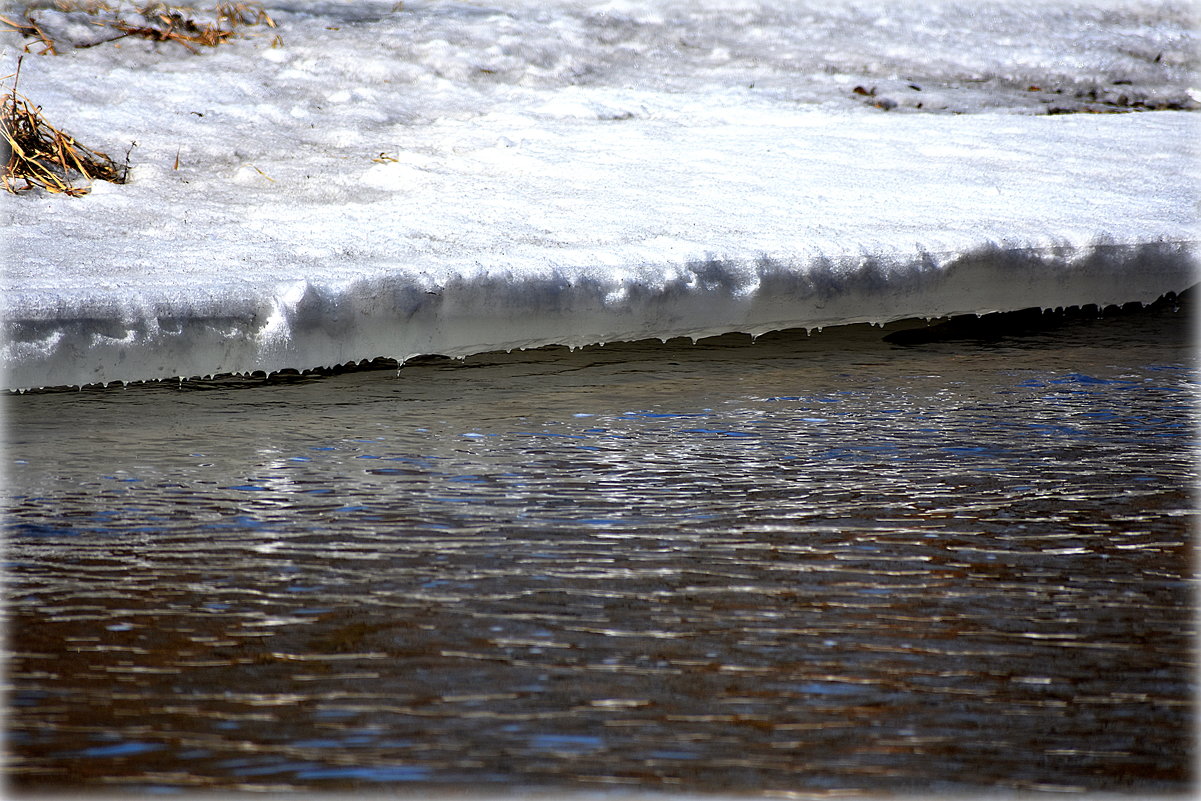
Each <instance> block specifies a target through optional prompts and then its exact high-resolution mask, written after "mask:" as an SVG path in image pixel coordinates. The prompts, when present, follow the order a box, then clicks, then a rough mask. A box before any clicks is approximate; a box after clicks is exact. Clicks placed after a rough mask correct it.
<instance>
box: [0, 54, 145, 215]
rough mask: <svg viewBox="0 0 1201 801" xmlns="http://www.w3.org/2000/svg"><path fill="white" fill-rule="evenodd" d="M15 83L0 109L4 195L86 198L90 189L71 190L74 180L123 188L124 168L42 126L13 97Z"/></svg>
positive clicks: (35, 111)
mask: <svg viewBox="0 0 1201 801" xmlns="http://www.w3.org/2000/svg"><path fill="white" fill-rule="evenodd" d="M17 71H18V73H19V72H20V65H19V64H18V68H17ZM16 79H17V76H14V77H13V88H12V89H11V90H10V91H9V92H8V94H6V95H5V96H4V100H3V102H2V103H0V138H2V139H3V142H0V146H2V149H3V150H7V151H8V152H7V154H6V155H7V158H6V159H5V163H4V174H3V184H4V189H5V190H6V191H8V192H10V193H12V194H16V193H17V192H23V191H25V190H28V189H33V188H34V187H40V188H42V189H45V190H46V191H47V192H54V193H58V194H63V195H67V196H69V197H79V196H80V195H86V194H87V193H88V192H89V191H90V187H89V186H77V185H76V183H75V181H76V178H75V176H76V175H79V176H82V177H83V180H84V181H86V182H87V183H88V184H91V182H92V181H97V180H100V181H110V182H112V183H116V184H123V183H125V181H126V178H127V174H128V172H129V165H128V164H125V165H124V166H122V165H119V164H117V163H116V162H115V161H113V160H112V159H111V158H109V157H108V156H107V155H105V154H104V153H101V152H99V151H97V150H92V149H91V148H88V147H84V146H83V145H81V144H79V142H77V141H76V140H75V138H74V137H73V136H71V135H70V134H66V133H63V132H62V131H60V130H59V129H57V128H55V127H54V126H53V125H51V124H50V123H48V122H46V120H45V119H43V118H42V114H41V108H40V107H38V106H35V105H33V104H32V103H31V102H30V101H29V99H28V98H26V97H24V96H23V95H20V94H18V93H17V80H16Z"/></svg>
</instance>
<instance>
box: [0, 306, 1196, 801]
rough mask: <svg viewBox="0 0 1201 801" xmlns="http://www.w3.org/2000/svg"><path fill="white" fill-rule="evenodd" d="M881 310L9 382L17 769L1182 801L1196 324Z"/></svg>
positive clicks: (154, 784) (379, 782) (41, 777)
mask: <svg viewBox="0 0 1201 801" xmlns="http://www.w3.org/2000/svg"><path fill="white" fill-rule="evenodd" d="M1011 324H1012V322H1011ZM883 333H884V332H881V331H880V330H879V329H871V328H861V327H854V328H848V329H842V330H837V331H830V332H827V333H825V334H822V335H820V336H814V337H806V335H805V334H803V333H800V334H796V333H788V334H781V335H773V336H770V337H764V338H762V339H761V340H760V341H758V342H756V343H753V344H752V343H751V342H750V341H749V340H748V339H746V338H742V337H728V338H722V339H719V340H713V341H707V342H705V343H702V344H700V345H697V346H691V345H687V344H676V343H670V344H668V345H659V344H658V343H654V344H648V343H638V344H632V345H622V346H610V347H606V348H600V349H589V350H585V351H579V352H574V353H572V352H568V351H566V350H562V349H548V350H543V351H535V352H529V353H514V354H510V355H504V354H499V355H497V354H492V355H487V356H480V357H474V358H471V359H469V360H467V361H466V362H438V361H427V362H424V363H421V364H415V365H410V366H408V367H405V368H404V369H403V370H402V371H401V372H400V374H399V376H398V375H397V374H396V373H395V372H394V371H390V370H377V371H364V372H353V373H347V374H341V375H332V376H326V377H307V378H294V379H290V380H288V379H276V380H273V381H271V382H264V381H263V380H261V379H238V380H234V379H228V380H222V381H213V382H203V383H195V384H186V385H184V386H183V387H182V388H179V387H173V386H169V385H151V386H139V387H132V388H130V389H129V390H124V391H123V390H120V389H115V388H114V389H108V390H103V391H100V390H85V391H83V392H70V393H48V394H42V395H29V396H20V397H11V398H10V399H9V402H8V418H9V431H8V437H9V444H8V448H7V453H8V454H9V457H10V463H9V465H8V473H9V488H8V489H9V493H10V496H11V500H10V504H11V508H10V514H9V517H8V521H7V522H8V535H9V549H8V582H7V585H8V589H7V592H8V595H9V608H10V614H11V618H12V623H11V626H10V648H11V650H12V652H13V654H14V655H13V656H12V658H11V661H10V665H11V673H10V681H11V683H12V685H13V691H12V694H11V699H10V705H11V710H10V713H11V714H10V722H9V726H10V748H11V751H12V754H13V757H14V760H15V761H14V764H13V768H12V772H13V775H14V780H15V782H16V785H17V786H18V787H63V786H91V787H97V788H100V787H107V788H110V789H117V788H142V789H149V790H154V789H166V788H184V789H187V788H200V787H221V788H227V789H229V788H243V789H271V788H276V789H289V788H291V789H295V788H326V789H335V788H347V787H351V786H364V787H367V788H369V789H370V788H383V787H389V788H395V787H397V786H412V785H416V786H429V785H430V784H436V785H445V786H452V785H465V786H472V787H477V788H478V787H480V786H488V785H496V786H499V785H507V784H522V785H571V786H578V787H593V786H612V785H616V786H627V785H630V786H640V787H650V788H657V789H682V790H698V791H699V790H735V789H757V790H764V789H777V790H812V791H822V790H859V791H863V790H899V791H905V790H929V789H935V790H950V791H964V790H977V789H980V788H1033V789H1060V790H1066V789H1096V790H1111V791H1125V790H1131V789H1138V790H1173V791H1180V790H1182V789H1183V788H1184V787H1185V786H1187V780H1188V778H1189V775H1190V755H1189V750H1190V746H1189V743H1190V738H1191V731H1190V727H1191V718H1192V700H1191V698H1192V679H1191V677H1192V671H1193V664H1192V655H1191V642H1192V641H1191V636H1192V628H1193V626H1192V622H1191V621H1192V615H1193V603H1192V598H1191V595H1190V591H1189V584H1188V582H1189V580H1190V575H1189V556H1188V553H1189V548H1190V521H1191V515H1192V504H1191V501H1190V498H1189V494H1188V492H1189V487H1190V485H1191V482H1192V481H1193V479H1194V471H1193V469H1192V465H1191V463H1190V460H1189V447H1190V444H1191V428H1190V406H1191V403H1192V401H1193V399H1194V397H1195V396H1194V394H1193V393H1194V383H1193V375H1192V373H1191V361H1190V359H1191V355H1190V352H1189V349H1188V345H1189V342H1188V340H1189V337H1188V333H1189V332H1188V331H1187V326H1186V325H1185V322H1184V314H1183V313H1174V312H1173V311H1172V310H1171V309H1170V308H1158V309H1154V310H1150V311H1146V312H1139V313H1127V314H1124V315H1114V314H1110V315H1107V316H1106V317H1104V318H1101V319H1095V318H1094V317H1088V316H1083V317H1080V318H1075V319H1071V320H1061V321H1059V322H1058V323H1057V324H1056V325H1052V326H1044V327H1039V328H1036V329H1034V330H1029V331H1016V332H1011V333H1015V334H1017V335H1011V336H1008V337H1004V338H999V339H992V340H989V341H981V340H980V339H978V338H977V339H969V340H958V341H950V342H934V343H928V344H913V345H909V346H902V345H897V344H890V343H887V342H883V341H882V340H881V337H882V334H883Z"/></svg>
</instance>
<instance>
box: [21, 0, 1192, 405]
mask: <svg viewBox="0 0 1201 801" xmlns="http://www.w3.org/2000/svg"><path fill="white" fill-rule="evenodd" d="M268 10H269V12H270V14H271V17H272V18H273V19H274V20H275V22H276V23H277V27H276V28H268V27H266V26H256V27H252V28H244V29H242V31H243V34H244V35H243V36H241V37H239V38H235V39H233V40H231V41H230V42H229V43H227V44H224V45H221V46H220V47H218V48H213V49H204V50H203V52H201V53H198V54H192V53H189V52H188V51H187V50H185V49H183V48H181V47H179V46H177V45H174V44H171V43H151V42H146V41H141V40H134V39H124V40H122V41H121V42H119V43H107V44H98V45H94V46H90V47H82V48H79V49H72V48H70V47H67V46H64V47H61V48H60V50H61V55H40V56H35V55H27V56H26V57H25V59H24V63H23V66H22V68H21V79H20V80H21V83H20V87H19V89H20V91H21V92H22V93H23V94H24V95H26V96H28V97H29V98H30V99H31V100H33V101H34V102H35V103H37V104H39V105H41V106H42V109H43V113H44V115H45V117H46V119H47V120H48V121H49V122H51V123H52V124H54V125H56V126H58V127H61V128H63V129H65V130H67V131H68V132H69V133H71V134H73V135H74V136H76V137H77V139H78V140H79V141H81V142H82V143H83V144H85V145H88V146H89V147H93V148H97V149H100V150H104V151H106V152H108V153H109V154H110V155H114V156H117V157H123V154H124V152H125V150H126V148H128V147H129V146H130V144H131V143H133V142H135V141H136V143H137V144H136V147H134V148H133V149H132V151H131V152H130V156H129V157H130V162H131V164H132V165H133V169H132V171H131V176H132V180H131V182H130V183H128V184H124V185H113V184H105V183H96V184H94V185H93V190H92V192H91V193H90V194H88V195H86V196H84V197H82V198H66V197H63V196H59V195H48V194H44V193H26V194H23V195H20V196H15V197H12V196H9V197H6V198H4V200H3V207H2V208H3V213H4V216H5V229H6V230H5V239H6V242H5V245H6V250H7V260H6V262H7V263H6V265H5V272H4V276H3V279H2V280H0V286H2V289H3V291H2V301H0V303H2V308H0V313H2V315H3V319H4V329H5V333H4V341H3V345H2V349H0V365H2V366H3V368H4V371H5V385H6V386H8V387H10V388H28V387H40V386H72V385H81V384H87V383H93V382H110V381H135V380H149V379H161V378H173V377H177V376H183V377H190V376H205V375H213V374H219V373H231V372H250V371H266V372H272V371H277V370H281V369H286V368H296V369H308V368H314V367H320V366H328V365H336V364H343V363H347V362H353V361H358V360H364V359H371V358H374V357H381V356H382V357H392V358H396V359H399V360H405V359H408V358H411V357H413V356H417V355H420V354H433V353H437V354H443V355H448V356H462V355H468V354H471V353H476V352H481V351H486V350H498V349H513V348H525V347H535V346H540V345H545V344H565V345H572V346H575V345H584V344H590V343H598V342H611V341H617V340H627V339H639V338H646V337H659V338H668V337H675V336H690V337H701V336H707V335H711V334H718V333H724V332H730V331H743V332H749V333H752V334H757V333H763V332H766V331H770V330H774V329H779V328H785V327H807V328H814V327H823V326H830V325H837V324H842V323H851V322H875V323H883V322H888V321H891V320H897V319H902V318H909V317H934V316H940V315H948V314H963V313H984V312H991V311H1003V310H1011V309H1019V308H1028V307H1031V306H1041V307H1044V308H1050V307H1062V306H1072V305H1082V304H1088V303H1096V304H1111V303H1125V302H1133V301H1139V302H1148V301H1151V300H1154V299H1155V298H1157V297H1159V296H1161V295H1163V294H1165V293H1169V292H1180V291H1182V290H1184V289H1186V288H1188V287H1190V286H1191V285H1193V284H1195V283H1197V264H1198V259H1197V253H1198V244H1197V242H1198V226H1197V222H1198V209H1199V204H1201V198H1199V197H1198V188H1197V182H1196V176H1197V172H1196V166H1197V161H1196V152H1195V145H1194V143H1195V142H1196V141H1198V138H1197V134H1198V133H1199V132H1201V131H1199V127H1198V119H1201V118H1199V117H1198V115H1197V114H1196V111H1195V110H1196V109H1197V108H1201V103H1198V99H1199V98H1201V91H1199V90H1198V88H1197V87H1198V85H1199V84H1198V82H1197V76H1196V71H1195V69H1196V59H1197V34H1196V33H1195V27H1194V22H1195V20H1193V19H1192V17H1191V14H1192V11H1191V9H1190V8H1189V7H1188V5H1187V4H1173V3H1167V2H1128V3H1118V2H1089V3H1084V2H1070V1H1069V0H1055V1H1054V2H1048V3H1039V4H1016V3H1015V4H999V3H983V4H982V3H971V4H960V3H956V2H943V1H941V0H925V2H921V3H903V4H894V3H885V2H878V1H877V2H872V1H870V0H869V1H866V2H839V1H838V0H833V1H831V0H823V2H817V1H816V0H806V1H805V2H782V1H781V2H776V3H760V2H748V1H745V0H727V1H726V2H720V3H719V2H691V0H690V1H689V2H682V1H681V2H673V0H649V1H648V2H637V3H634V2H624V1H623V0H611V1H610V2H584V1H583V0H560V2H549V3H548V2H538V3H534V2H532V0H527V1H526V2H496V3H482V2H481V3H432V2H431V3H408V2H406V3H405V4H403V6H401V7H399V8H396V4H394V3H392V2H383V3H379V2H360V1H358V0H356V1H355V2H332V1H328V2H311V3H310V2H304V3H299V2H297V3H283V2H281V3H270V4H268ZM37 13H39V14H40V16H39V20H40V21H41V22H42V24H43V27H44V29H46V30H47V31H51V30H53V31H55V32H58V34H59V35H61V36H64V37H67V38H70V37H75V38H76V41H79V42H80V43H84V44H87V43H90V42H93V41H94V40H95V38H96V34H95V31H94V29H93V28H94V26H93V28H89V27H87V26H85V25H83V24H82V22H85V21H86V20H81V19H80V18H78V15H75V16H73V15H71V14H64V13H62V12H58V11H52V10H45V11H41V12H37ZM88 37H91V38H88ZM276 37H278V38H276ZM24 44H25V40H23V39H22V38H21V37H20V36H19V35H18V34H16V33H8V34H4V35H2V36H0V53H2V54H3V58H4V60H5V63H6V64H9V65H11V66H12V68H15V62H16V58H17V55H18V54H19V53H20V52H21V49H22V47H23V46H24ZM8 71H9V72H11V71H12V69H9V70H8ZM856 87H859V88H860V91H859V92H856V91H854V90H855V88H856ZM919 104H920V105H919ZM1133 107H1140V108H1147V107H1154V108H1159V109H1177V110H1155V111H1142V112H1139V113H1112V114H1093V113H1079V114H1066V113H1064V114H1054V115H1048V114H1046V113H1045V112H1047V111H1048V110H1049V109H1055V110H1057V111H1084V110H1091V111H1105V110H1110V111H1128V110H1129V109H1130V108H1133ZM176 163H178V168H177V167H176Z"/></svg>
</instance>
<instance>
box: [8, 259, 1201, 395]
mask: <svg viewBox="0 0 1201 801" xmlns="http://www.w3.org/2000/svg"><path fill="white" fill-rule="evenodd" d="M1198 280H1199V279H1198V259H1197V246H1196V243H1195V242H1194V241H1190V240H1176V241H1152V242H1114V241H1111V240H1106V239H1101V240H1096V241H1092V242H1089V243H1085V244H1072V243H1069V242H1057V243H1046V242H1041V243H1021V242H1013V241H1009V242H1006V243H1004V244H997V243H995V242H990V241H986V242H981V243H979V244H978V245H977V246H974V247H968V248H964V249H960V250H957V251H955V252H954V253H949V254H938V253H930V252H926V251H924V250H921V249H920V248H915V249H913V250H909V251H903V250H897V249H895V248H889V247H886V246H881V247H879V248H877V249H874V250H867V249H861V250H860V251H859V252H858V253H855V254H853V255H850V254H847V253H845V252H840V253H830V254H826V253H821V252H813V251H809V252H806V253H804V254H795V253H793V254H788V253H777V254H760V255H757V256H755V255H746V254H743V255H734V256H716V255H714V256H712V257H709V258H706V259H696V260H690V261H685V262H681V263H669V264H660V265H648V264H628V265H607V266H606V268H605V269H603V270H581V269H571V268H555V267H548V268H546V269H543V270H521V271H513V270H504V269H494V270H488V269H483V268H477V269H464V270H460V271H458V272H451V274H450V275H449V276H448V277H445V278H443V279H442V280H440V281H439V282H438V283H433V282H431V281H430V280H429V279H428V278H426V277H421V276H420V275H414V274H413V273H411V272H406V271H380V272H378V273H375V274H369V275H366V276H363V277H359V278H356V279H354V280H349V281H342V282H335V281H328V282H321V281H306V280H297V281H285V282H277V283H274V284H270V283H264V284H258V285H253V284H252V285H249V286H247V285H230V286H227V287H225V288H220V287H218V288H213V289H209V290H206V291H196V292H185V293H179V292H172V291H169V289H168V288H156V287H153V286H151V287H148V288H142V289H137V290H130V291H125V292H123V293H120V294H112V293H106V292H103V291H98V290H90V291H81V292H71V291H65V290H64V291H59V292H50V293H46V292H37V291H31V292H17V293H11V294H8V295H6V297H5V306H6V308H5V309H4V344H3V349H2V351H0V362H2V364H3V366H4V368H5V376H4V383H5V386H6V387H7V388H10V389H26V388H34V387H47V386H74V385H85V384H92V383H107V382H111V381H139V380H155V379H166V378H175V377H194V376H208V375H216V374H222V373H248V372H254V371H264V372H268V373H270V372H274V371H278V370H283V369H288V368H293V369H312V368H317V367H324V366H333V365H339V364H345V363H348V362H355V361H359V360H365V359H372V358H375V357H381V356H383V357H392V358H396V359H398V360H401V361H404V360H407V359H410V358H412V357H414V356H418V355H424V354H441V355H446V356H466V355H470V354H473V353H479V352H483V351H489V350H507V349H517V348H529V347H538V346H542V345H549V344H563V345H572V346H580V345H587V344H595V343H602V342H613V341H621V340H633V339H642V338H650V337H659V338H669V337H676V336H690V337H702V336H709V335H714V334H722V333H729V332H744V333H750V334H761V333H765V332H767V331H772V330H778V329H783V328H797V327H803V328H819V327H824V326H831V325H838V324H847V323H860V322H872V323H886V322H889V321H892V320H898V319H904V318H911V317H939V316H945V315H956V314H970V313H988V312H997V311H1011V310H1017V309H1023V308H1030V307H1036V306H1037V307H1043V308H1059V307H1071V306H1081V305H1086V304H1097V305H1100V306H1104V305H1110V304H1121V303H1129V302H1143V303H1148V302H1151V301H1154V300H1155V299H1157V298H1159V297H1161V296H1162V295H1164V294H1167V293H1179V292H1183V291H1184V290H1186V289H1188V288H1189V287H1191V286H1193V285H1195V284H1197V283H1198Z"/></svg>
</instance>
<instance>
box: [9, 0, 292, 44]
mask: <svg viewBox="0 0 1201 801" xmlns="http://www.w3.org/2000/svg"><path fill="white" fill-rule="evenodd" d="M45 11H58V12H62V13H72V14H82V15H86V16H87V17H89V18H90V19H89V22H91V24H93V25H95V26H96V27H98V28H101V29H104V30H105V31H111V32H112V35H111V36H105V37H103V38H101V39H99V40H97V41H90V42H87V43H73V42H66V43H64V42H62V41H60V40H56V39H55V38H54V36H53V35H52V34H51V33H49V32H48V31H47V25H46V23H45V21H44V19H43V20H39V18H38V17H39V12H45ZM0 25H7V26H8V29H9V30H12V31H16V32H17V33H20V34H21V35H22V36H24V37H26V38H27V39H33V40H34V41H32V42H29V43H28V44H26V45H25V51H26V52H31V50H30V48H33V47H38V46H40V47H41V50H39V51H38V54H39V55H41V54H46V53H50V54H57V53H59V52H60V49H62V48H63V47H64V46H70V47H73V48H80V47H94V46H96V45H98V44H106V43H108V42H115V41H117V40H119V39H124V38H126V37H136V38H141V39H149V40H150V41H154V42H175V43H176V44H179V45H181V46H183V47H185V48H187V49H188V50H189V51H191V52H193V53H196V52H199V50H198V49H197V48H198V47H216V46H217V45H219V44H221V43H222V42H225V41H226V40H228V39H229V38H231V37H232V36H234V35H235V33H236V32H237V29H238V28H240V27H244V26H248V25H266V26H268V27H270V28H274V27H275V20H273V19H271V16H270V15H269V14H268V13H267V12H266V11H265V10H264V9H263V7H262V6H261V5H259V4H258V3H233V2H231V3H217V4H216V5H215V6H213V7H212V8H211V9H208V10H200V9H196V8H192V7H190V6H173V5H168V4H167V3H149V4H145V5H141V6H134V7H132V8H127V7H125V6H123V5H122V4H120V3H118V4H116V5H113V4H110V3H107V2H104V0H53V2H51V3H50V4H48V5H34V4H31V5H30V6H29V7H27V8H26V10H25V13H24V17H23V18H16V19H14V18H10V17H0Z"/></svg>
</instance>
